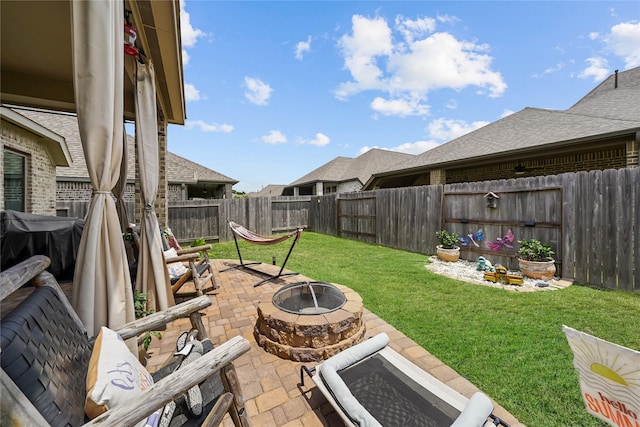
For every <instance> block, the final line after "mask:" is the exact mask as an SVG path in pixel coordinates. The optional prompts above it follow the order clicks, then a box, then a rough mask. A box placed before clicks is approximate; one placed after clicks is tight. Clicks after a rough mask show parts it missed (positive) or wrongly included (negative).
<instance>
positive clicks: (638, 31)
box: [604, 22, 640, 69]
mask: <svg viewBox="0 0 640 427" xmlns="http://www.w3.org/2000/svg"><path fill="white" fill-rule="evenodd" d="M604 40H605V44H606V45H607V47H608V48H609V49H611V51H612V52H613V53H614V54H615V55H616V56H619V57H621V58H622V59H623V60H624V63H625V68H626V69H629V68H633V67H637V66H639V65H640V23H639V22H636V23H631V22H624V23H621V24H618V25H614V26H613V27H611V32H610V33H609V34H607V35H606V36H605V38H604Z"/></svg>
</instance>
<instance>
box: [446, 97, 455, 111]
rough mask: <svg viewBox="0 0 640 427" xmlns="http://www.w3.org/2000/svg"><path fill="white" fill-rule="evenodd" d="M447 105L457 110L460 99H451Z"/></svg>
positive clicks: (450, 108)
mask: <svg viewBox="0 0 640 427" xmlns="http://www.w3.org/2000/svg"><path fill="white" fill-rule="evenodd" d="M445 107H447V108H448V109H449V110H457V109H458V101H456V100H455V99H450V100H448V101H447V103H446V104H445Z"/></svg>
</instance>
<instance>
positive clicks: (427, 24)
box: [396, 15, 436, 43]
mask: <svg viewBox="0 0 640 427" xmlns="http://www.w3.org/2000/svg"><path fill="white" fill-rule="evenodd" d="M396 29H397V30H398V31H399V32H400V33H401V34H402V35H403V37H404V40H405V41H406V42H407V43H413V41H414V40H415V38H416V37H422V36H425V35H426V34H429V33H432V32H434V31H435V29H436V20H435V19H433V18H419V19H416V20H415V21H414V20H413V19H405V18H404V17H402V16H400V15H399V16H397V17H396Z"/></svg>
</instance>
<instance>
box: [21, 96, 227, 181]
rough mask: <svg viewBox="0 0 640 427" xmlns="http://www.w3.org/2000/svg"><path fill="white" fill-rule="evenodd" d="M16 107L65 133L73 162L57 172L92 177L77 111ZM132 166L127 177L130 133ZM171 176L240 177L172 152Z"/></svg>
mask: <svg viewBox="0 0 640 427" xmlns="http://www.w3.org/2000/svg"><path fill="white" fill-rule="evenodd" d="M12 110H13V111H15V112H16V113H18V114H21V115H23V116H25V117H27V118H28V119H30V120H32V121H34V122H36V123H39V124H41V125H42V126H44V127H46V128H48V129H50V130H52V131H53V132H55V133H57V134H59V135H61V136H63V137H64V139H65V141H66V143H67V147H68V148H69V153H70V154H71V161H72V163H71V165H70V166H69V167H58V168H56V175H57V176H58V177H65V178H83V179H88V178H89V174H88V172H87V164H86V162H85V160H84V153H83V151H82V144H81V142H80V133H79V131H78V121H77V119H76V116H75V115H72V114H67V113H59V112H47V111H41V110H30V109H22V108H17V107H12ZM127 143H128V144H127V156H128V168H127V179H129V180H134V179H135V138H134V137H133V136H131V135H127ZM166 166H167V180H168V182H171V183H195V182H216V183H230V184H236V183H237V182H238V181H236V180H234V179H233V178H229V177H228V176H225V175H222V174H221V173H218V172H216V171H214V170H211V169H209V168H206V167H204V166H202V165H199V164H198V163H195V162H192V161H191V160H187V159H185V158H183V157H180V156H178V155H176V154H173V153H171V152H167V157H166Z"/></svg>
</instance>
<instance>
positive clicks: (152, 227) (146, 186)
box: [136, 62, 175, 311]
mask: <svg viewBox="0 0 640 427" xmlns="http://www.w3.org/2000/svg"><path fill="white" fill-rule="evenodd" d="M136 64H137V72H136V75H137V79H136V146H137V155H138V170H139V172H140V197H141V198H142V206H143V210H142V219H141V222H140V248H139V255H138V275H137V277H136V289H137V290H138V291H140V292H144V293H146V294H147V309H154V310H156V311H160V310H166V309H167V308H168V307H170V306H172V305H175V301H174V299H173V292H172V291H171V286H170V281H169V273H168V272H167V267H166V265H165V262H164V256H163V254H162V243H161V241H160V239H161V235H160V227H159V226H158V218H157V217H156V213H155V211H154V209H153V205H154V203H155V201H156V197H157V195H158V183H159V176H160V155H159V152H158V122H157V115H156V85H155V72H154V68H153V63H151V62H149V64H146V65H145V64H140V63H138V62H136Z"/></svg>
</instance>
